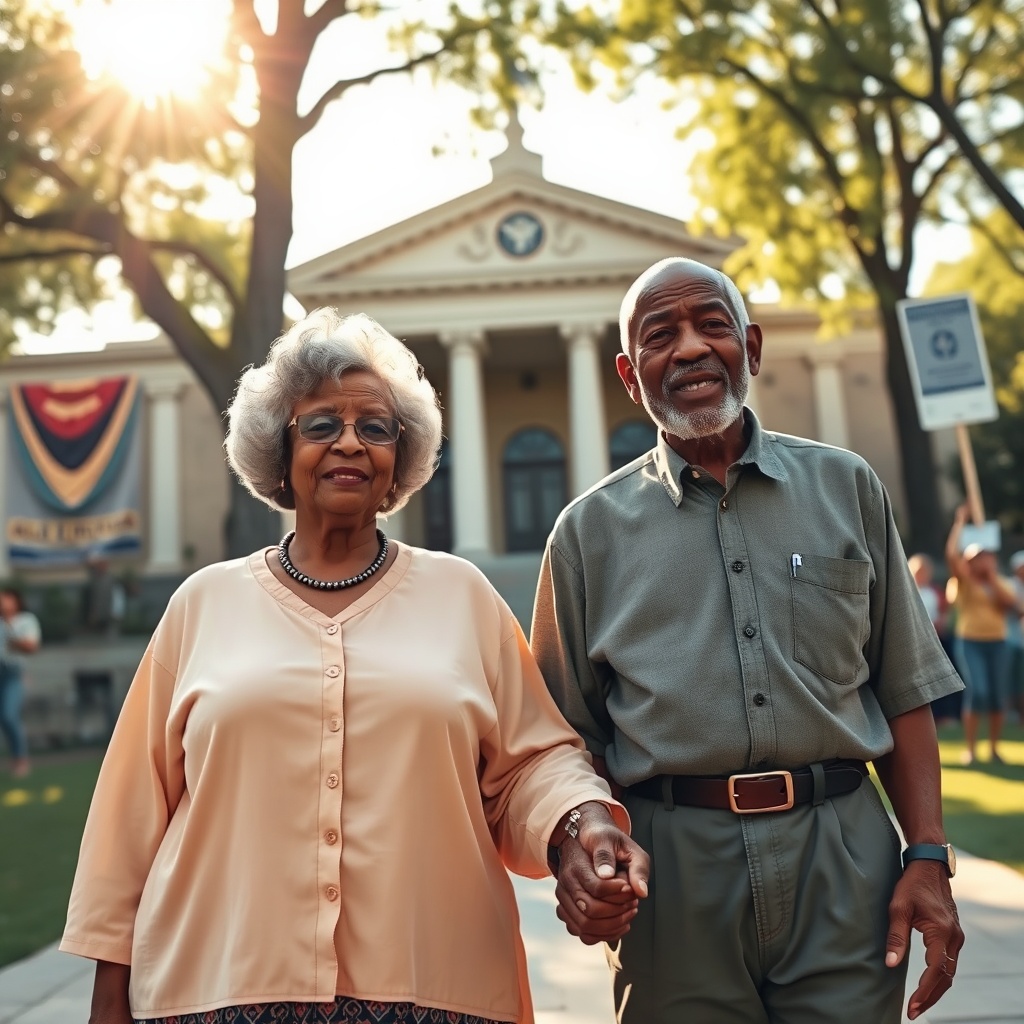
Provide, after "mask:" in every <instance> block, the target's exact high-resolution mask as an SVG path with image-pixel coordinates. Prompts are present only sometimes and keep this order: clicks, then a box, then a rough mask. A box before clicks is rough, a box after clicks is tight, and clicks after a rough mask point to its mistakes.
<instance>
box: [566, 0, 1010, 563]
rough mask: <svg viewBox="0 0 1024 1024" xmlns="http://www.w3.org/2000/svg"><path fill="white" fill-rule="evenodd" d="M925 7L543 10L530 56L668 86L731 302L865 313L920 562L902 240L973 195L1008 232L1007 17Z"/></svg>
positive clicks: (923, 460)
mask: <svg viewBox="0 0 1024 1024" xmlns="http://www.w3.org/2000/svg"><path fill="white" fill-rule="evenodd" d="M930 2H932V0H918V3H917V6H916V7H914V6H913V5H908V4H905V3H897V2H896V0H858V2H857V3H851V2H849V0H846V2H844V0H704V2H700V3H698V2H696V0H692V2H691V0H623V2H622V3H621V4H619V5H616V6H615V7H614V8H613V9H612V10H611V12H610V13H609V14H608V15H607V16H606V17H599V16H598V15H596V14H594V13H593V12H592V11H591V10H590V9H589V8H588V9H587V10H586V11H571V12H570V11H568V10H564V9H563V11H562V14H561V18H560V19H559V21H558V24H557V25H556V26H555V27H554V28H553V29H552V30H550V31H549V33H548V40H549V41H550V42H552V43H554V44H555V45H557V46H560V47H563V48H565V49H567V50H569V52H570V53H572V54H573V57H574V60H575V65H576V68H577V73H578V76H579V77H580V79H581V80H582V81H583V82H584V84H586V83H588V81H592V80H593V70H592V68H593V62H594V60H595V58H597V59H600V60H602V61H604V62H605V63H606V64H608V65H611V66H612V67H613V68H616V69H617V70H618V72H619V73H620V75H621V77H622V79H623V81H624V82H625V83H626V84H627V85H628V84H629V83H631V82H633V81H635V80H636V78H637V77H638V76H640V75H646V74H656V75H659V76H662V77H663V78H665V79H667V80H669V81H671V82H676V83H678V87H679V98H680V100H681V101H685V102H686V103H687V104H688V105H689V108H690V109H691V110H692V111H693V113H692V114H691V116H690V117H689V119H688V120H687V122H686V124H685V126H684V127H683V128H682V134H684V135H688V136H690V137H691V138H694V139H702V140H703V142H704V148H703V149H702V150H701V151H700V152H699V153H698V155H697V157H696V158H695V161H694V164H693V172H692V187H693V191H694V193H695V194H696V196H697V198H698V200H699V201H700V203H701V205H702V210H701V212H700V214H699V215H698V216H697V218H696V220H695V223H696V226H697V227H698V228H701V227H711V228H712V229H714V230H716V231H719V232H721V233H723V234H729V233H735V234H736V235H738V236H739V237H740V238H742V239H743V240H744V244H743V245H742V246H741V247H740V248H739V249H738V250H737V252H736V253H735V254H734V255H733V256H732V257H731V259H730V261H729V263H728V264H727V270H729V271H731V272H732V273H733V274H734V275H735V276H737V278H738V280H739V283H740V285H741V287H750V286H753V285H755V284H760V283H763V282H764V281H766V280H768V279H773V280H774V281H775V282H776V283H777V284H778V285H779V288H780V290H781V292H782V298H783V301H785V302H791V303H799V304H812V305H814V306H816V307H817V308H818V309H819V311H820V312H821V313H822V314H823V317H824V319H825V321H826V324H827V325H829V326H831V327H832V328H833V329H835V328H837V327H840V326H841V325H842V323H843V321H844V319H848V318H849V317H850V316H851V315H853V314H854V313H856V311H858V310H860V309H865V308H870V307H872V306H873V307H874V308H875V310H876V312H877V316H878V319H879V322H880V326H881V328H882V331H883V334H884V338H885V344H886V372H887V381H888V385H889V390H890V392H891V396H892V400H893V406H894V412H895V416H896V423H897V429H898V434H899V444H900V455H901V463H902V474H903V482H904V486H905V490H906V495H907V504H908V509H909V514H910V524H909V530H908V531H907V532H908V537H907V540H908V542H909V543H910V544H911V545H912V546H913V547H914V548H917V549H922V550H931V551H938V550H941V544H942V537H943V527H944V524H943V523H942V521H941V516H940V512H939V502H938V493H937V486H936V471H935V460H934V456H933V454H932V448H931V443H930V439H929V437H928V435H927V434H926V433H924V432H923V431H922V430H921V428H920V426H919V424H918V421H917V415H916V411H915V408H914V402H913V394H912V389H911V385H910V378H909V372H908V368H907V364H906V360H905V358H904V353H903V346H902V343H901V341H900V335H899V329H898V321H897V318H896V302H897V301H898V300H899V299H901V298H903V297H905V296H906V295H907V289H908V283H909V280H910V273H911V268H912V266H913V262H914V256H915V242H916V237H917V234H916V232H917V228H918V227H919V226H920V225H921V224H923V223H925V222H927V221H929V220H931V221H941V220H943V219H945V218H946V217H947V216H949V215H953V214H960V215H962V216H966V215H967V213H966V209H967V208H965V207H964V206H963V205H962V204H963V203H968V204H973V203H976V202H977V201H978V200H979V198H980V200H981V203H982V206H981V210H982V212H984V208H985V207H984V203H986V202H987V204H988V209H991V207H992V201H993V198H992V197H990V196H988V195H984V196H981V195H980V194H979V189H978V188H977V182H978V181H979V180H983V181H984V182H985V184H987V185H990V186H993V187H994V192H993V196H994V198H995V199H997V200H999V201H1006V202H1007V204H1008V211H1009V212H1010V213H1011V214H1013V215H1016V209H1015V204H1017V200H1016V199H1015V197H1014V196H1013V195H1012V194H1009V190H1008V189H1007V188H1006V187H1005V185H1004V184H1003V180H1002V175H1003V172H1004V171H1006V170H1007V168H1008V167H1010V166H1012V162H1013V160H1014V159H1015V156H1017V155H1019V154H1020V150H1021V146H1022V140H1021V124H1022V121H1021V106H1020V100H1021V88H1022V81H1024V78H1022V75H1021V70H1022V68H1021V62H1022V60H1024V56H1022V55H1024V19H1022V18H1021V16H1020V12H1021V11H1022V10H1024V6H1022V3H1021V0H964V2H963V3H961V4H959V5H958V6H951V5H948V4H947V3H946V0H934V6H929V3H930ZM922 18H926V19H927V26H926V25H925V21H923V20H922ZM940 57H941V59H939V58H940ZM681 109H683V108H681ZM972 132H973V134H971V133H972ZM979 174H980V175H981V176H982V177H981V178H980V179H979V178H978V175H979ZM970 209H971V213H972V214H973V215H977V208H976V207H973V206H972V207H971V208H970Z"/></svg>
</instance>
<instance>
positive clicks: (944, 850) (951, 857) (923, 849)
mask: <svg viewBox="0 0 1024 1024" xmlns="http://www.w3.org/2000/svg"><path fill="white" fill-rule="evenodd" d="M912 860H937V861H941V862H942V863H943V864H945V865H946V871H948V872H949V877H950V878H952V877H953V876H954V875H955V874H956V854H955V853H954V852H953V847H952V846H950V845H949V843H946V844H945V845H944V846H939V845H937V844H935V843H914V845H913V846H908V847H907V848H906V849H905V850H904V851H903V866H904V867H906V866H907V865H908V864H909V863H910V862H911V861H912Z"/></svg>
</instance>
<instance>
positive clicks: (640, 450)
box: [608, 420, 658, 471]
mask: <svg viewBox="0 0 1024 1024" xmlns="http://www.w3.org/2000/svg"><path fill="white" fill-rule="evenodd" d="M657 443H658V428H657V427H656V426H655V425H654V424H653V423H652V422H651V421H650V420H628V421H627V422H626V423H620V424H619V425H618V426H617V427H616V428H615V429H614V430H613V431H612V437H611V441H610V442H609V445H608V464H609V465H610V466H611V468H612V470H613V471H614V470H616V469H621V468H622V467H623V466H624V465H626V463H627V462H632V461H633V460H634V459H636V458H639V457H640V456H641V455H646V454H647V452H649V451H650V450H651V449H652V448H653V447H654V446H655V445H656V444H657Z"/></svg>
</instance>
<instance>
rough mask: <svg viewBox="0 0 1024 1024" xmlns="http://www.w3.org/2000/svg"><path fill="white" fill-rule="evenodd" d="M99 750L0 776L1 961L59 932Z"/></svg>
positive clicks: (24, 952)
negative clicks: (28, 772)
mask: <svg viewBox="0 0 1024 1024" xmlns="http://www.w3.org/2000/svg"><path fill="white" fill-rule="evenodd" d="M99 764H100V755H99V754H98V753H89V754H83V755H82V756H81V757H76V758H75V759H74V760H72V761H68V760H66V759H65V760H62V761H60V762H57V763H37V764H36V765H35V766H33V770H32V774H31V775H30V776H29V777H28V778H27V779H11V778H10V777H9V776H6V775H5V776H0V966H3V965H4V964H6V963H10V962H11V961H12V960H18V959H20V958H21V957H23V956H27V955H28V954H29V953H32V952H35V950H37V949H39V948H40V947H41V946H45V945H46V944H47V943H50V942H53V941H54V940H55V939H57V938H59V937H60V933H61V930H62V929H63V927H64V915H65V913H66V911H67V906H68V892H69V891H70V889H71V880H72V878H73V877H74V874H75V864H76V862H77V860H78V844H79V841H80V840H81V838H82V827H83V826H84V824H85V815H86V811H87V810H88V809H89V798H90V797H91V795H92V790H93V786H94V785H95V784H96V774H97V772H98V770H99Z"/></svg>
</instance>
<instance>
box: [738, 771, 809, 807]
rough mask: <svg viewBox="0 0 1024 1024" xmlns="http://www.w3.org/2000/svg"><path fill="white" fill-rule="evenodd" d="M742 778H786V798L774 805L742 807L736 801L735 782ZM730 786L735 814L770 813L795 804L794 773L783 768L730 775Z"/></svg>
mask: <svg viewBox="0 0 1024 1024" xmlns="http://www.w3.org/2000/svg"><path fill="white" fill-rule="evenodd" d="M740 779H784V780H785V783H786V798H785V800H784V801H783V802H782V803H781V804H775V805H774V806H772V807H740V806H739V805H738V804H737V803H736V787H735V785H734V784H735V783H736V782H738V781H739V780H740ZM727 785H728V787H729V810H730V811H732V813H733V814H768V813H769V812H771V811H788V810H789V809H790V808H791V807H792V806H793V773H792V772H789V771H786V770H785V769H781V770H780V771H774V772H750V773H748V774H745V775H730V776H729V780H728V783H727Z"/></svg>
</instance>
